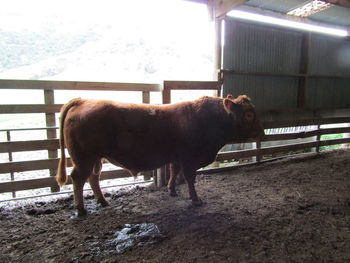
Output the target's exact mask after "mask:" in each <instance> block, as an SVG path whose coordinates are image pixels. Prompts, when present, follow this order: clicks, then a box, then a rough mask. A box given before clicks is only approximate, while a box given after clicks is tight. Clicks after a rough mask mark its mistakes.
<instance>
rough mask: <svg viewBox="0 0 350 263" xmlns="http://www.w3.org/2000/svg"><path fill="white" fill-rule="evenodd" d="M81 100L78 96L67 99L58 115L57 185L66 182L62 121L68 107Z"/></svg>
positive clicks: (79, 102) (77, 103)
mask: <svg viewBox="0 0 350 263" xmlns="http://www.w3.org/2000/svg"><path fill="white" fill-rule="evenodd" d="M81 102H82V100H81V99H80V98H78V99H73V100H71V101H69V102H68V103H67V104H65V105H64V106H63V107H62V109H61V116H60V149H61V159H60V161H59V163H58V168H57V174H56V181H57V183H58V184H59V186H63V185H65V184H66V182H67V171H66V166H67V161H66V153H65V150H64V148H65V144H64V132H63V131H64V121H65V119H66V115H67V113H68V111H69V110H70V108H72V107H74V106H76V105H79V104H81Z"/></svg>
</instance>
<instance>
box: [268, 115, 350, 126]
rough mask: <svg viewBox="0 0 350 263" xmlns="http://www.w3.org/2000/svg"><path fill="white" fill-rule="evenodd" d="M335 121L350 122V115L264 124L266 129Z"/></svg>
mask: <svg viewBox="0 0 350 263" xmlns="http://www.w3.org/2000/svg"><path fill="white" fill-rule="evenodd" d="M334 123H350V117H337V118H315V119H305V120H302V119H300V120H280V121H263V122H262V125H263V127H264V129H272V128H285V127H296V126H309V125H318V124H321V125H322V124H334Z"/></svg>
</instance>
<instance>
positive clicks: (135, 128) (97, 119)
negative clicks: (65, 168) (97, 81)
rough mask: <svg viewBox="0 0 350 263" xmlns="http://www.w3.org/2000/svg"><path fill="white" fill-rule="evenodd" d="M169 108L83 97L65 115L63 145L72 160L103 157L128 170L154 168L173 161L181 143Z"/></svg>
mask: <svg viewBox="0 0 350 263" xmlns="http://www.w3.org/2000/svg"><path fill="white" fill-rule="evenodd" d="M172 112H173V110H172V109H169V108H167V107H164V106H155V105H136V104H119V103H114V102H110V101H90V100H87V101H83V103H81V104H80V105H78V106H75V107H74V108H72V109H71V110H70V111H69V112H68V114H67V116H66V119H65V125H64V135H65V142H66V146H67V148H68V151H69V153H70V155H71V157H72V159H73V162H74V161H78V162H79V160H78V159H79V158H83V159H89V160H94V159H98V158H106V159H108V160H110V161H111V162H112V163H115V164H117V165H120V166H122V167H125V168H127V169H130V170H139V171H141V170H150V169H155V168H157V167H159V166H161V165H163V164H165V163H167V162H170V161H174V159H176V152H177V148H178V147H179V145H181V144H183V142H182V136H181V132H179V130H178V125H176V124H175V122H176V120H175V119H174V118H173V116H172V114H171V113H172ZM175 134H177V135H176V136H175Z"/></svg>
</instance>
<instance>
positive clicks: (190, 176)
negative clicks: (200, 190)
mask: <svg viewBox="0 0 350 263" xmlns="http://www.w3.org/2000/svg"><path fill="white" fill-rule="evenodd" d="M183 170H184V177H185V179H186V182H187V185H188V191H189V194H190V198H191V200H192V205H193V206H200V205H202V200H201V199H199V198H198V196H197V192H196V189H195V187H194V183H195V180H196V170H194V169H191V168H189V167H186V166H184V168H183Z"/></svg>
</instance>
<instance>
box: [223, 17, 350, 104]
mask: <svg viewBox="0 0 350 263" xmlns="http://www.w3.org/2000/svg"><path fill="white" fill-rule="evenodd" d="M224 34H225V40H224V50H223V69H228V70H236V71H243V72H269V73H283V74H298V73H299V72H300V64H301V53H302V52H301V49H302V38H303V34H304V33H302V32H299V31H295V30H286V29H282V28H275V27H270V26H265V25H260V24H253V23H245V22H241V21H236V20H230V19H228V20H226V21H225V32H224ZM340 54H343V56H342V55H340ZM344 54H348V56H350V42H349V41H345V40H343V39H335V38H330V37H324V36H319V35H312V36H311V39H310V53H309V59H308V60H309V66H308V74H322V75H349V74H350V64H349V63H350V57H348V60H347V59H346V58H345V57H346V56H345V57H344ZM298 83H299V78H298V77H285V76H283V77H282V76H256V75H240V74H225V78H224V92H223V93H224V94H223V95H224V96H226V95H227V94H229V93H231V94H233V95H235V96H236V95H239V94H247V95H248V96H250V97H251V98H252V99H253V102H254V104H255V105H256V107H257V108H258V109H259V110H267V109H286V108H296V107H297V97H298V85H299V84H298ZM307 84H308V86H307V89H306V94H305V107H306V108H313V107H318V108H319V107H342V106H345V105H350V79H332V78H309V81H308V83H307Z"/></svg>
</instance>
